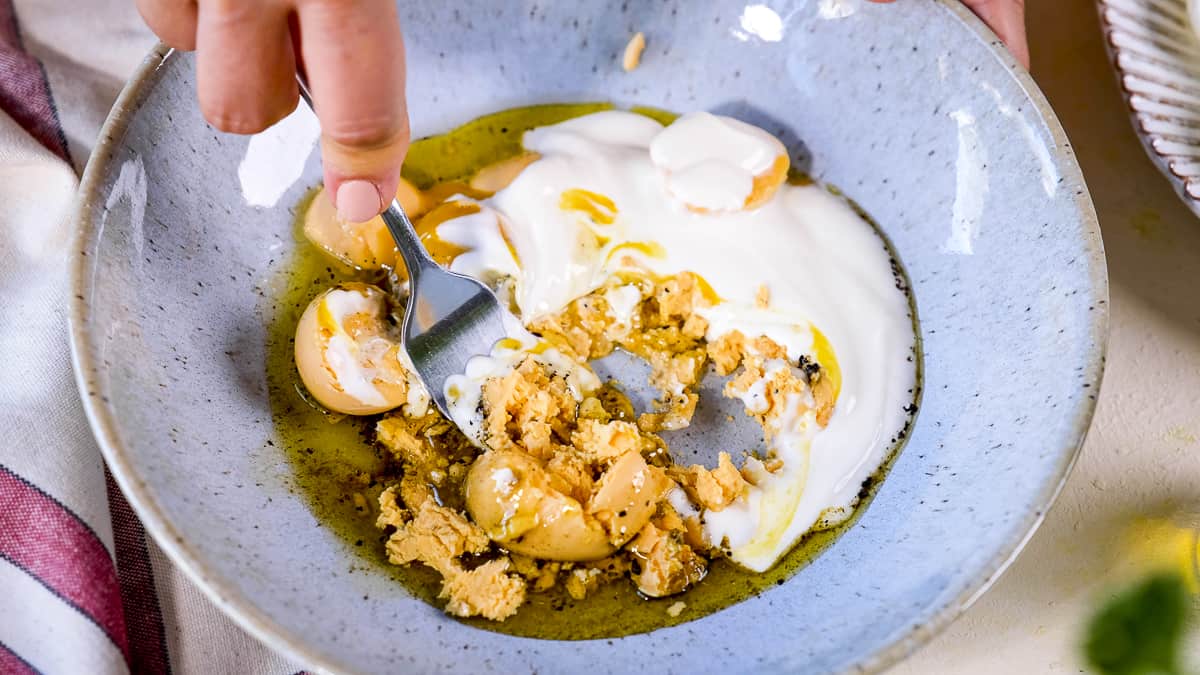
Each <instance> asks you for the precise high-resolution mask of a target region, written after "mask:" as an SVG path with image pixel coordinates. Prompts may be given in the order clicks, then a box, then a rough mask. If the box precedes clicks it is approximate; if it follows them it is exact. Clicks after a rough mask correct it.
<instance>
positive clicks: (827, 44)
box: [72, 0, 1107, 673]
mask: <svg viewBox="0 0 1200 675" xmlns="http://www.w3.org/2000/svg"><path fill="white" fill-rule="evenodd" d="M401 13H402V15H403V18H404V21H405V25H406V26H407V29H408V41H409V44H408V53H409V64H410V68H411V75H410V80H409V94H410V100H411V111H412V118H413V120H414V125H415V132H416V133H417V134H418V135H420V134H426V133H432V132H436V131H440V130H444V129H447V128H449V127H450V126H452V125H454V124H457V123H460V122H463V121H466V120H468V119H470V118H472V117H475V116H477V115H479V114H482V113H486V112H491V111H495V110H499V109H503V108H507V107H512V106H517V105H525V104H530V103H537V102H550V101H573V100H597V99H600V100H604V99H608V100H614V101H616V102H619V103H627V104H635V103H642V104H649V105H655V106H660V107H663V108H667V109H674V110H692V109H699V108H703V109H710V110H716V111H721V112H724V113H728V114H733V115H737V116H741V117H743V118H745V119H747V120H750V121H753V122H756V123H758V124H761V125H764V126H765V127H766V128H768V129H770V130H772V131H774V132H777V133H779V134H781V135H782V137H783V138H785V140H786V141H787V142H788V143H789V145H790V146H791V148H792V150H793V152H794V153H795V154H796V156H797V157H798V159H799V163H800V164H801V165H802V166H805V167H806V168H809V169H810V170H811V172H812V173H813V174H814V175H816V176H817V177H818V178H820V179H822V180H825V181H828V182H830V183H832V184H835V185H838V186H840V187H841V188H843V189H844V190H845V191H846V192H847V193H848V194H849V195H851V196H852V197H853V198H854V199H856V200H857V201H858V202H859V203H860V204H861V205H862V206H863V207H864V208H865V209H866V211H867V212H869V213H870V214H871V215H872V216H874V217H875V218H876V219H877V220H878V221H879V222H880V223H882V225H883V227H884V229H885V230H886V231H887V234H888V235H889V236H890V237H891V239H892V241H893V242H894V244H895V246H896V248H897V249H898V251H899V253H900V256H901V258H902V259H903V261H904V263H905V264H906V265H907V268H908V270H909V272H910V275H911V278H912V281H913V283H914V286H915V292H916V297H917V302H918V306H919V311H920V314H921V319H922V335H923V338H924V353H925V367H926V370H925V392H926V393H925V397H924V403H923V410H922V411H921V413H920V415H919V417H918V420H917V424H916V426H915V428H914V429H913V431H912V434H911V440H910V442H909V444H908V446H907V448H906V449H905V450H904V451H903V453H902V455H901V456H900V458H899V460H898V461H897V462H896V464H895V467H894V468H893V470H892V472H891V475H890V476H889V477H888V479H887V480H886V481H885V483H884V484H883V486H882V488H881V489H880V491H879V493H878V495H877V497H876V498H875V500H874V502H873V503H872V504H871V505H870V507H869V508H868V509H867V512H866V513H865V515H864V516H863V517H862V519H861V520H860V521H859V522H858V524H857V525H856V526H855V527H853V528H852V529H851V530H850V531H849V532H847V533H846V534H845V536H843V537H842V538H841V539H839V540H838V541H837V542H836V543H835V544H834V545H833V546H832V547H830V548H829V549H828V550H827V551H825V553H823V554H822V555H821V556H820V557H819V558H818V559H817V560H816V561H815V562H813V563H812V564H811V565H810V566H808V567H807V568H805V569H803V570H802V571H800V572H799V573H798V574H796V575H795V576H794V577H792V578H791V579H790V580H789V581H788V582H787V583H786V584H784V585H782V586H779V587H777V588H774V589H772V590H771V591H769V592H767V593H764V594H763V595H761V596H759V597H756V598H753V599H751V600H748V601H745V602H742V603H739V604H737V605H734V606H732V607H730V608H729V609H726V610H724V611H721V612H718V613H716V614H712V615H709V616H706V617H704V618H702V619H699V620H696V621H692V622H690V623H685V624H682V625H680V626H676V627H673V628H669V629H663V630H660V631H656V632H654V633H651V634H642V635H635V636H631V637H627V638H622V639H617V640H597V641H589V642H573V643H562V642H548V641H538V640H531V639H522V638H513V637H509V636H506V635H502V634H499V633H493V632H487V631H481V630H477V629H474V628H470V627H466V626H464V625H461V624H459V623H456V622H454V621H451V620H449V619H447V618H445V617H444V616H442V615H441V614H440V612H439V611H438V610H436V609H435V608H432V607H430V606H428V605H426V604H424V603H422V602H421V601H419V600H416V599H414V598H411V597H409V595H408V594H407V593H406V591H405V590H404V588H402V587H400V586H399V585H397V584H395V583H394V582H392V581H391V580H390V579H389V578H388V577H387V576H385V575H384V574H382V573H379V572H376V571H373V570H371V569H360V568H356V567H355V565H354V560H355V554H354V552H353V551H351V550H349V548H350V547H348V546H346V545H345V543H344V542H343V541H342V540H340V539H339V538H338V537H337V536H335V535H334V534H333V533H331V532H329V531H328V530H327V529H325V528H324V527H323V526H322V525H321V523H319V522H317V521H316V520H315V519H314V517H313V515H312V514H311V513H310V511H309V507H308V505H307V502H306V500H305V499H304V498H302V497H301V496H299V495H298V494H295V493H293V491H292V490H291V489H290V488H291V480H292V475H291V467H290V465H289V464H288V463H287V462H286V460H285V458H284V457H283V455H282V453H281V452H279V451H278V450H277V449H276V448H275V447H272V446H271V445H270V444H268V441H269V440H271V434H272V426H271V423H270V419H269V415H270V412H269V409H268V405H267V401H266V399H265V396H266V386H265V377H264V373H263V366H262V363H263V352H264V350H263V344H264V325H263V324H264V311H265V309H266V307H267V306H268V304H269V301H267V300H264V298H263V297H261V296H263V295H265V296H268V297H269V295H270V292H271V291H270V288H269V280H270V279H271V278H272V275H273V274H274V273H275V272H276V271H277V269H278V266H279V265H280V264H281V263H280V261H282V260H283V259H284V258H285V257H286V256H285V253H286V251H287V249H288V247H290V246H292V245H293V240H292V233H291V220H292V217H293V214H292V213H291V212H290V211H289V206H291V205H293V204H295V203H296V202H297V200H299V198H300V197H301V194H302V192H303V190H304V189H305V188H306V187H308V186H311V185H313V184H316V183H317V182H318V180H319V171H318V158H317V157H316V153H315V152H313V153H311V154H309V153H308V152H307V150H306V151H305V153H304V154H302V155H301V157H302V158H303V157H307V159H306V160H305V161H303V162H298V163H297V174H299V175H296V176H288V175H286V174H278V175H275V176H274V181H275V182H274V189H266V190H265V191H264V190H263V189H262V186H261V185H259V186H257V187H255V188H254V189H253V190H252V189H251V187H250V183H252V182H253V181H251V180H250V179H251V178H253V177H254V176H253V174H254V173H255V172H254V171H253V170H251V169H246V170H243V171H242V175H241V177H239V167H240V166H242V165H243V164H245V165H246V166H248V167H251V166H253V165H254V163H255V161H256V160H254V161H252V160H253V158H251V159H245V158H246V157H247V154H248V149H249V154H250V155H253V156H257V155H260V154H261V153H262V152H263V151H264V150H263V149H264V148H266V149H268V150H270V149H271V148H272V147H277V148H283V147H287V146H286V145H281V146H272V143H273V142H276V141H278V140H280V139H283V140H285V141H287V143H290V147H293V148H295V147H301V148H309V147H311V143H312V137H311V133H310V132H311V129H307V128H306V127H305V125H304V124H297V125H289V126H288V127H287V128H285V129H283V130H278V131H276V132H274V134H275V135H274V136H273V137H263V138H262V139H261V140H248V139H246V138H241V137H235V136H227V135H224V134H220V133H217V132H215V131H213V130H212V129H210V128H209V127H207V126H206V125H205V124H204V123H203V121H202V120H201V118H200V115H199V113H198V111H197V109H196V105H195V99H194V94H193V85H194V76H193V60H192V58H191V57H190V56H186V55H179V54H174V53H168V52H167V51H166V50H158V51H156V52H155V53H153V54H151V56H150V58H149V60H148V61H147V63H146V65H145V67H144V68H143V69H142V70H141V71H140V72H139V73H138V74H137V76H136V77H135V78H134V80H133V82H132V83H131V84H130V85H129V87H128V88H127V89H126V91H125V92H124V94H123V95H122V97H121V99H120V101H119V103H118V105H117V106H116V108H115V110H114V112H113V115H112V117H111V118H110V119H109V121H108V124H107V125H106V127H105V129H104V132H103V138H102V142H101V144H100V146H99V148H98V150H97V151H96V153H95V155H94V156H93V158H92V161H91V163H90V164H89V166H88V169H87V173H86V175H85V177H84V181H83V187H82V200H81V205H80V210H79V216H78V217H79V239H78V242H77V258H76V261H75V263H76V271H75V274H76V284H77V294H78V295H77V299H76V301H75V302H74V306H73V310H72V338H73V347H74V356H75V359H76V365H77V373H78V378H79V383H80V387H81V389H82V391H83V394H84V400H85V402H86V406H87V410H88V414H89V416H90V418H91V421H92V424H93V427H94V429H95V432H96V435H97V437H98V438H99V441H100V445H101V447H102V448H103V449H104V452H105V455H106V458H107V460H108V462H109V465H110V466H111V468H112V471H113V473H114V475H115V476H116V478H117V480H118V482H119V483H120V485H121V487H122V488H123V489H124V491H125V492H126V494H127V495H128V496H129V499H130V501H131V502H132V504H133V505H134V507H135V508H136V509H137V511H138V513H139V514H140V515H141V517H142V518H143V520H144V522H145V524H146V527H147V529H148V530H149V531H150V532H151V533H152V534H153V535H154V536H155V537H156V538H157V540H158V541H159V542H160V543H161V544H162V546H163V547H164V548H165V549H166V551H167V552H168V553H169V554H170V555H171V556H172V558H173V559H174V560H175V561H176V562H177V563H179V564H180V565H181V566H183V567H184V568H185V569H186V570H187V571H188V572H189V573H190V574H191V575H192V577H193V578H194V579H195V580H196V581H197V582H198V583H199V584H200V585H201V586H202V587H203V588H204V589H205V590H206V591H207V592H208V593H209V594H210V595H211V596H212V597H213V598H214V600H215V601H216V602H217V603H218V604H219V605H220V606H221V607H222V608H223V609H224V610H225V611H226V612H228V613H229V614H230V615H231V616H233V617H234V618H235V619H236V620H237V621H239V622H240V623H241V624H242V625H243V626H245V627H246V628H247V629H249V630H250V631H251V632H252V633H254V634H255V635H257V636H258V637H259V638H261V639H263V640H265V641H266V642H268V643H269V644H271V645H273V646H274V647H276V648H278V649H279V650H281V651H283V652H285V653H287V654H290V655H292V656H294V657H295V658H298V659H300V660H303V661H305V662H306V663H309V664H311V665H313V666H317V667H323V668H327V669H331V670H338V671H352V672H396V671H402V672H433V671H456V672H470V673H479V672H506V673H509V672H531V671H539V672H548V671H549V672H584V671H586V672H593V673H596V672H614V673H617V672H629V671H631V670H633V669H634V668H636V667H639V666H640V664H644V663H654V664H656V668H657V669H660V670H664V671H669V672H724V673H729V672H754V671H758V672H779V671H785V670H786V671H803V672H836V671H876V670H879V669H880V668H882V667H884V666H886V665H887V664H889V663H892V662H894V661H895V660H896V659H898V658H900V657H902V656H903V655H904V654H906V653H908V652H909V651H911V650H912V649H914V648H915V647H916V646H917V645H919V644H921V643H922V642H924V641H925V640H927V639H928V637H929V636H930V635H932V634H933V633H934V632H936V631H937V630H939V629H940V628H942V627H943V626H945V625H946V624H947V623H948V622H949V621H950V620H952V619H953V618H954V617H955V616H956V615H957V614H958V613H959V612H960V611H961V610H962V609H963V608H964V607H966V606H967V605H969V604H970V603H971V601H972V600H974V599H975V598H976V597H978V595H979V594H980V593H982V592H983V590H984V589H986V588H987V587H988V585H989V584H990V583H991V582H992V581H993V580H994V579H995V578H996V575H998V574H999V573H1000V572H1001V571H1002V570H1003V569H1004V567H1005V566H1006V565H1007V564H1008V563H1009V562H1010V561H1011V559H1012V557H1013V556H1015V555H1016V553H1017V551H1018V550H1019V549H1020V547H1021V545H1022V544H1023V543H1024V541H1025V540H1026V539H1027V538H1028V537H1029V535H1030V533H1031V532H1032V531H1033V529H1034V527H1035V526H1036V525H1037V523H1039V522H1040V520H1041V518H1042V515H1043V513H1044V511H1045V509H1046V508H1047V507H1048V506H1049V504H1050V503H1051V502H1052V500H1053V498H1054V496H1055V495H1056V493H1057V491H1058V489H1059V487H1060V486H1061V484H1062V481H1063V479H1064V477H1065V475H1066V473H1067V472H1068V471H1069V469H1070V467H1071V465H1072V462H1073V460H1074V457H1075V454H1076V452H1077V449H1078V448H1079V445H1080V443H1081V441H1082V439H1083V437H1084V434H1085V432H1086V430H1087V428H1088V424H1089V421H1090V418H1091V414H1092V409H1093V404H1094V401H1095V394H1096V390H1097V387H1098V385H1099V381H1100V376H1101V372H1102V368H1103V352H1104V345H1105V338H1106V331H1107V311H1106V310H1107V287H1106V279H1105V268H1104V258H1103V251H1102V245H1101V241H1100V235H1099V230H1098V228H1097V224H1096V219H1095V215H1094V213H1093V210H1092V206H1091V203H1090V201H1089V199H1088V196H1087V191H1086V188H1085V186H1084V184H1083V181H1082V178H1081V176H1080V173H1079V169H1078V167H1077V165H1076V163H1075V159H1074V156H1073V155H1072V153H1071V150H1070V149H1069V147H1068V144H1067V141H1066V138H1065V136H1064V135H1063V132H1062V130H1061V129H1060V127H1059V125H1058V123H1057V122H1056V121H1055V119H1054V116H1053V114H1052V113H1051V112H1050V110H1049V109H1048V107H1047V105H1046V103H1045V101H1044V99H1043V98H1042V96H1041V94H1040V93H1039V92H1038V91H1037V89H1036V87H1035V86H1034V84H1033V82H1032V81H1031V80H1030V79H1029V77H1028V76H1027V75H1026V74H1025V73H1024V72H1022V71H1020V70H1019V69H1017V68H1015V67H1014V65H1013V62H1012V59H1011V58H1010V57H1009V56H1008V55H1007V54H1006V53H1004V52H1003V51H1002V50H1001V49H1000V48H999V47H998V43H997V42H996V41H995V39H994V37H993V36H992V35H991V34H990V33H988V32H987V30H986V29H985V28H983V27H982V25H981V24H979V22H978V21H976V20H975V19H974V17H972V16H970V15H968V14H967V13H966V12H965V11H963V10H962V8H961V7H960V6H959V4H958V3H957V2H953V1H947V2H912V3H897V4H894V5H877V4H873V3H868V2H865V1H859V0H809V1H798V2H782V1H775V2H768V3H767V4H759V5H754V6H751V7H747V6H745V5H744V4H742V3H734V2H715V1H714V2H699V3H697V2H690V3H685V2H671V1H667V2H661V3H657V2H656V3H626V4H625V5H624V6H623V7H620V6H617V5H615V4H613V3H609V2H603V1H595V2H572V3H546V4H535V3H533V2H514V3H503V4H501V3H492V2H488V1H485V0H476V1H467V0H458V1H454V2H404V3H401ZM635 31H644V32H645V33H646V35H647V37H648V40H649V47H648V48H647V50H646V53H645V55H644V58H643V62H642V66H641V67H640V68H639V69H638V70H636V71H635V72H633V73H631V74H626V73H623V72H622V71H621V70H620V68H619V64H618V59H619V55H620V52H621V49H622V47H623V46H624V44H625V41H626V40H627V39H628V38H629V36H630V35H631V34H632V33H633V32H635ZM289 135H290V136H294V138H291V139H290V140H289V138H288V137H289ZM272 139H274V140H272ZM305 143H307V144H308V145H303V144H305ZM255 147H257V148H258V149H257V150H256V149H255ZM300 164H302V165H303V172H300V171H299V170H298V167H299V166H300ZM243 178H245V179H246V180H243ZM260 178H261V177H260ZM268 182H269V181H268ZM251 193H253V194H251ZM264 194H265V195H266V197H264ZM251 202H254V203H255V204H258V205H252V204H251ZM271 204H274V206H271ZM201 284H203V286H202V287H201ZM616 620H619V619H616Z"/></svg>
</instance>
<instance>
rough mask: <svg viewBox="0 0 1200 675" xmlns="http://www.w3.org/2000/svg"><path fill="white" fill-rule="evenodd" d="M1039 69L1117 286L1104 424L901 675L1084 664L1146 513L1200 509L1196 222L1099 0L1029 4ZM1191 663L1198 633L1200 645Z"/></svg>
mask: <svg viewBox="0 0 1200 675" xmlns="http://www.w3.org/2000/svg"><path fill="white" fill-rule="evenodd" d="M1027 6H1028V12H1029V20H1028V25H1029V29H1030V43H1031V44H1030V46H1031V49H1032V51H1033V74H1034V77H1035V78H1036V79H1037V81H1038V84H1039V85H1040V86H1041V88H1042V90H1043V91H1044V92H1045V93H1046V96H1047V97H1048V98H1049V99H1050V104H1051V105H1052V106H1053V107H1054V109H1055V111H1057V113H1058V116H1059V119H1060V120H1061V121H1062V124H1063V126H1064V127H1065V128H1066V130H1067V135H1068V136H1069V137H1070V139H1071V144H1072V145H1073V146H1074V148H1075V152H1076V153H1077V154H1078V156H1079V163H1080V165H1081V166H1082V167H1083V173H1084V177H1085V178H1086V179H1087V183H1088V187H1089V189H1090V190H1091V194H1092V200H1093V201H1094V202H1095V204H1096V211H1097V212H1098V213H1099V216H1100V227H1101V229H1102V230H1103V233H1104V246H1105V249H1106V252H1107V256H1108V274H1109V280H1110V283H1111V294H1112V297H1111V303H1110V304H1111V310H1112V315H1111V337H1110V340H1109V348H1108V369H1107V371H1106V373H1105V377H1104V385H1103V387H1102V388H1101V393H1100V398H1099V406H1098V408H1097V413H1096V417H1095V421H1094V423H1093V425H1092V430H1091V433H1090V434H1089V436H1088V440H1087V443H1086V444H1085V446H1084V448H1083V452H1082V455H1081V456H1080V458H1079V462H1078V464H1077V465H1076V467H1075V470H1074V472H1073V473H1072V475H1071V477H1070V479H1069V480H1068V482H1067V485H1066V487H1065V488H1064V490H1063V492H1062V494H1061V496H1060V497H1059V499H1058V502H1057V503H1056V504H1055V506H1054V507H1053V508H1052V509H1051V510H1050V512H1049V513H1048V515H1047V517H1046V520H1045V522H1044V523H1043V524H1042V527H1041V529H1039V530H1038V532H1037V533H1036V534H1035V535H1034V537H1033V539H1032V540H1031V541H1030V542H1029V545H1028V546H1027V547H1026V549H1025V551H1024V553H1022V554H1021V556H1020V557H1019V558H1018V559H1017V561H1016V562H1015V563H1014V564H1013V565H1012V567H1010V568H1009V570H1008V571H1007V572H1006V573H1005V574H1004V575H1003V576H1002V577H1001V578H1000V580H999V581H998V582H997V583H996V585H995V586H994V587H993V588H992V589H991V590H990V591H988V592H987V594H985V595H984V596H983V597H982V598H981V599H980V600H979V601H977V602H976V603H975V605H974V606H973V607H971V608H970V609H969V610H967V612H966V614H965V615H963V617H962V618H960V619H959V620H958V621H957V622H955V623H954V624H953V625H952V626H951V627H950V628H949V629H947V630H946V631H945V632H944V633H942V634H941V635H940V636H938V637H937V638H935V639H934V640H933V642H931V643H930V644H929V645H927V646H926V647H924V648H922V649H920V650H919V651H918V652H917V653H916V654H915V655H913V656H912V657H911V658H909V659H908V660H907V661H905V662H903V663H902V664H900V665H899V666H897V667H895V668H893V669H892V671H891V672H892V673H895V674H896V675H900V674H909V673H912V674H916V673H921V674H928V673H972V674H975V673H979V674H983V673H1005V674H1006V675H1007V674H1010V673H1052V672H1082V671H1083V665H1082V662H1081V659H1080V651H1079V643H1080V639H1081V632H1082V629H1083V624H1084V622H1085V621H1086V619H1087V617H1088V616H1089V614H1090V612H1091V611H1092V610H1093V608H1094V607H1095V606H1096V603H1097V602H1098V601H1099V600H1100V599H1102V598H1104V597H1107V596H1108V595H1109V594H1111V592H1112V591H1111V589H1112V588H1113V587H1114V586H1119V585H1120V584H1121V582H1123V581H1125V580H1127V579H1128V578H1129V576H1130V574H1132V570H1133V569H1134V568H1136V566H1137V565H1136V562H1135V561H1134V560H1132V559H1131V558H1133V557H1134V556H1133V554H1131V553H1130V551H1129V548H1128V546H1127V544H1126V542H1125V541H1124V540H1123V538H1124V537H1125V536H1126V535H1127V533H1128V532H1129V529H1130V527H1131V526H1133V524H1134V523H1136V522H1137V520H1138V519H1139V518H1140V517H1143V516H1146V515H1154V514H1158V513H1165V512H1170V511H1175V510H1178V509H1184V510H1189V509H1190V510H1191V512H1193V513H1200V441H1198V439H1200V219H1197V218H1196V216H1194V215H1193V214H1192V213H1191V211H1189V210H1188V209H1187V208H1186V207H1185V206H1183V204H1182V203H1181V202H1180V201H1179V199H1178V198H1177V197H1176V196H1175V194H1174V193H1173V192H1172V188H1171V187H1170V185H1169V184H1168V183H1167V181H1166V180H1165V179H1164V178H1163V177H1162V176H1161V175H1160V174H1159V173H1158V170H1157V169H1156V168H1155V166H1154V165H1152V164H1151V162H1150V160H1149V159H1148V158H1147V157H1146V154H1145V152H1144V151H1143V149H1142V146H1141V145H1140V143H1139V141H1138V138H1137V136H1136V135H1135V134H1134V133H1133V131H1132V126H1131V124H1130V120H1129V119H1128V117H1127V115H1126V113H1125V108H1124V102H1123V100H1122V99H1121V96H1120V94H1119V92H1118V90H1117V86H1116V78H1115V76H1114V74H1113V72H1112V69H1111V68H1110V66H1109V62H1108V57H1107V55H1106V53H1105V51H1104V42H1103V40H1104V38H1103V36H1102V34H1101V33H1100V27H1099V22H1098V19H1097V13H1096V7H1095V4H1094V2H1093V1H1092V0H1029V2H1028V3H1027ZM1190 652H1191V655H1192V657H1193V662H1196V660H1195V659H1196V657H1197V656H1198V655H1200V639H1193V640H1192V642H1191V647H1190Z"/></svg>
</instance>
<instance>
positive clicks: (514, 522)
mask: <svg viewBox="0 0 1200 675" xmlns="http://www.w3.org/2000/svg"><path fill="white" fill-rule="evenodd" d="M674 486H675V483H674V482H673V481H671V479H669V478H667V476H666V474H665V473H664V472H663V470H662V469H659V468H658V467H652V466H650V465H648V464H646V460H645V459H643V458H642V456H641V454H640V453H638V452H632V451H631V452H627V453H625V454H624V455H622V456H621V457H620V458H619V459H617V460H616V461H615V462H614V463H613V464H612V466H610V467H609V468H608V469H606V470H605V472H604V474H603V475H602V476H601V477H600V480H599V481H598V482H597V483H596V487H595V489H594V490H593V492H592V495H591V496H590V497H589V498H588V500H587V503H586V504H582V503H580V502H579V501H578V500H576V499H575V498H573V497H570V496H567V495H565V494H563V493H562V492H560V491H558V490H556V489H554V488H553V487H552V486H551V484H550V477H549V475H548V474H547V472H546V470H545V469H544V468H543V467H542V465H541V464H540V463H539V462H538V460H536V459H534V458H533V457H531V456H529V455H527V454H525V453H522V452H512V451H490V452H487V453H484V454H483V455H482V456H480V457H479V459H477V460H475V463H474V464H472V466H471V470H470V472H469V473H468V474H467V483H466V494H467V509H468V510H469V511H470V512H471V518H472V519H473V520H474V521H475V522H476V524H478V525H479V526H480V527H482V528H483V529H484V531H485V532H487V533H488V536H489V537H491V538H492V540H493V541H495V542H496V543H498V544H500V545H501V546H503V547H505V548H507V549H509V550H510V551H514V552H516V553H520V554H522V555H528V556H532V557H535V558H544V559H547V560H562V561H585V560H598V559H600V558H603V557H605V556H608V555H611V554H612V553H613V552H614V551H616V550H617V549H618V548H620V547H621V546H623V545H624V544H625V543H626V542H628V541H629V540H630V539H632V538H633V536H634V535H636V534H637V533H638V532H639V531H640V530H641V529H642V527H644V526H645V525H646V523H648V522H650V518H651V516H653V515H654V513H655V510H656V509H657V508H658V503H659V501H660V499H661V498H662V497H663V495H664V494H666V492H667V491H668V490H669V489H670V488H672V487H674Z"/></svg>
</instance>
